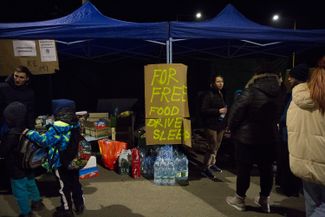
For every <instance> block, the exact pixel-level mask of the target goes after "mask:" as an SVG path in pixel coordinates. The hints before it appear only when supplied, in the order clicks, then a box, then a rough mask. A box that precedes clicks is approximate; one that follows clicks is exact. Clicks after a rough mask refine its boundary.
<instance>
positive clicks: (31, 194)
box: [11, 177, 41, 215]
mask: <svg viewBox="0 0 325 217" xmlns="http://www.w3.org/2000/svg"><path fill="white" fill-rule="evenodd" d="M11 188H12V193H13V195H14V196H15V198H16V200H17V203H18V206H19V209H20V214H22V215H27V214H28V213H29V212H30V211H31V201H34V202H36V201H39V200H40V199H41V196H40V193H39V191H38V187H37V185H36V182H35V178H34V177H24V178H22V179H11Z"/></svg>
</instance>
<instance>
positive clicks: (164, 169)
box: [160, 158, 168, 185]
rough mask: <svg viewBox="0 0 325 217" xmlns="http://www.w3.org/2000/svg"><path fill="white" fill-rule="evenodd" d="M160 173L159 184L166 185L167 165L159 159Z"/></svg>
mask: <svg viewBox="0 0 325 217" xmlns="http://www.w3.org/2000/svg"><path fill="white" fill-rule="evenodd" d="M160 171H161V176H162V178H161V184H162V185H168V169H167V163H166V161H165V160H164V159H163V158H161V163H160Z"/></svg>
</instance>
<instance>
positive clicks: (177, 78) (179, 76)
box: [144, 64, 189, 118]
mask: <svg viewBox="0 0 325 217" xmlns="http://www.w3.org/2000/svg"><path fill="white" fill-rule="evenodd" d="M144 77H145V110H146V118H162V117H189V110H188V97H187V66H185V65H183V64H152V65H147V66H145V76H144Z"/></svg>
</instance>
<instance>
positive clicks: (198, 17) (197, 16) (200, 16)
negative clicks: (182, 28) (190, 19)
mask: <svg viewBox="0 0 325 217" xmlns="http://www.w3.org/2000/svg"><path fill="white" fill-rule="evenodd" d="M195 18H196V19H197V20H199V19H201V18H202V13H201V12H200V11H199V12H197V13H196V14H195Z"/></svg>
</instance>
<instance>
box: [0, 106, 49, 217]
mask: <svg viewBox="0 0 325 217" xmlns="http://www.w3.org/2000/svg"><path fill="white" fill-rule="evenodd" d="M26 114H27V109H26V106H25V105H24V104H22V103H20V102H12V103H10V104H9V105H8V106H7V107H6V108H5V109H4V111H3V116H4V119H5V120H6V122H7V124H8V128H9V131H8V132H7V134H6V135H5V136H4V139H3V141H2V144H1V152H2V153H4V155H5V157H6V158H5V163H6V168H7V171H8V173H9V176H10V181H11V188H12V193H13V195H14V196H15V198H16V200H17V203H18V205H19V209H20V213H21V214H20V216H21V217H23V216H26V217H27V216H32V211H31V210H32V209H33V210H41V209H43V207H44V205H43V203H42V201H41V197H40V193H39V190H38V187H37V185H36V182H35V178H34V175H33V171H32V170H26V169H22V168H21V167H20V166H19V165H20V162H19V160H18V159H19V158H18V155H19V153H18V151H19V150H18V147H19V140H20V136H21V134H22V132H23V131H24V129H25V127H26V124H25V123H26Z"/></svg>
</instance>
